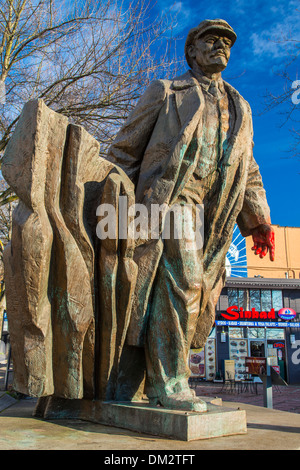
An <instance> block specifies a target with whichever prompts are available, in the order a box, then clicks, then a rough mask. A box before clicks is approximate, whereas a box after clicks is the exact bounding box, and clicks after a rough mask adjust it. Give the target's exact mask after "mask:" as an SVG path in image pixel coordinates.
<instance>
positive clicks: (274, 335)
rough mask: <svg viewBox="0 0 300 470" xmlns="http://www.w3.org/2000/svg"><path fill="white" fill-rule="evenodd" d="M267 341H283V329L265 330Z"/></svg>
mask: <svg viewBox="0 0 300 470" xmlns="http://www.w3.org/2000/svg"><path fill="white" fill-rule="evenodd" d="M267 339H284V329H283V328H267Z"/></svg>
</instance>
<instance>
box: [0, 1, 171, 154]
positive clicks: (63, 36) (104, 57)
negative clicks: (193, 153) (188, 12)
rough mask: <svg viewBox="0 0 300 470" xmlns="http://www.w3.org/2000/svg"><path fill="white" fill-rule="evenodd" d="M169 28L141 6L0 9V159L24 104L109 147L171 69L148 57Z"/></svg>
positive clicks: (19, 5)
mask: <svg viewBox="0 0 300 470" xmlns="http://www.w3.org/2000/svg"><path fill="white" fill-rule="evenodd" d="M169 28H170V25H169V24H168V22H167V21H166V18H164V19H157V20H154V21H151V18H150V7H149V5H146V4H145V2H144V0H137V1H132V3H129V4H128V2H127V7H126V8H125V2H124V3H123V2H121V1H118V0H104V1H100V2H99V1H94V0H83V1H80V2H77V1H73V2H70V1H67V0H66V1H57V0H44V1H33V0H4V1H3V0H2V1H0V42H1V45H0V66H1V70H0V83H2V87H3V86H4V85H5V89H6V94H5V97H6V103H5V106H4V105H2V106H1V110H0V131H1V139H0V151H3V149H5V147H6V145H7V142H8V139H9V137H10V135H11V132H12V130H13V129H14V126H15V124H16V121H17V119H18V116H19V114H20V111H21V109H22V107H23V105H24V102H26V101H28V100H29V99H32V98H42V99H43V100H44V101H45V103H46V104H47V105H48V106H50V107H52V108H53V109H55V110H56V111H57V112H60V113H63V114H65V115H67V116H69V117H70V118H71V119H72V120H73V121H74V122H76V123H79V124H83V125H85V126H86V127H87V128H88V130H90V132H91V133H92V134H93V135H94V136H95V137H96V138H98V139H99V140H100V141H101V142H102V143H104V144H107V143H109V142H110V141H111V138H112V136H113V134H114V132H115V128H116V126H119V125H120V123H121V121H122V120H123V119H124V118H125V117H126V116H127V114H128V111H129V110H130V107H131V106H132V105H133V104H134V102H135V100H136V99H137V98H138V97H139V95H140V94H141V92H142V91H143V88H144V87H145V86H146V85H147V82H148V81H149V80H150V79H152V78H153V77H154V76H155V75H156V73H157V72H159V73H160V75H162V74H164V73H165V70H166V68H168V67H170V65H172V64H173V63H174V61H171V64H170V61H169V62H168V61H167V60H166V57H167V51H166V49H164V50H163V49H162V50H161V52H162V54H161V56H160V57H159V58H158V57H157V54H158V53H157V51H156V61H154V60H153V58H152V57H153V56H152V54H151V53H152V47H153V45H155V46H156V47H157V46H158V45H159V40H160V39H162V38H163V36H164V34H165V33H166V32H167V30H168V29H169Z"/></svg>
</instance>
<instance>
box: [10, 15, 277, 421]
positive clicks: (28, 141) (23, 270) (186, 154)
mask: <svg viewBox="0 0 300 470" xmlns="http://www.w3.org/2000/svg"><path fill="white" fill-rule="evenodd" d="M235 40H236V34H235V32H234V31H233V29H232V28H231V27H230V26H229V25H228V23H226V22H225V21H223V20H219V19H218V20H205V21H203V22H202V23H200V25H199V26H198V27H197V28H194V29H192V30H191V31H190V32H189V35H188V38H187V41H186V47H185V53H186V58H187V62H188V64H189V66H190V70H189V71H188V72H187V73H186V74H184V75H183V76H181V77H177V78H175V79H173V80H157V81H155V82H153V83H152V84H151V85H150V86H149V88H148V89H147V90H146V92H145V93H144V95H143V96H142V97H141V99H140V100H139V102H138V104H137V106H136V108H135V109H134V110H133V112H132V113H131V114H130V116H129V117H128V120H127V121H126V123H125V125H124V126H123V127H122V129H121V130H120V132H119V133H118V135H117V137H116V139H115V141H114V143H113V145H112V147H111V149H110V151H109V154H108V157H107V159H103V158H99V144H98V143H97V142H96V141H95V139H94V138H93V137H91V136H90V135H89V134H88V133H87V132H86V131H85V130H84V129H83V128H82V127H80V126H75V125H73V124H70V123H69V122H68V120H67V118H66V117H64V116H61V115H59V114H57V113H55V112H54V111H52V110H50V109H49V108H47V107H46V105H45V104H44V103H43V101H41V100H37V101H31V102H29V103H27V104H26V105H25V107H24V109H23V112H22V114H21V117H20V119H19V122H18V125H17V128H16V130H15V132H14V134H13V136H12V138H11V139H10V142H9V145H8V147H7V149H6V152H5V156H4V158H3V164H2V172H3V175H4V177H5V179H6V180H7V182H8V183H9V184H10V186H11V187H12V188H13V189H14V190H15V192H16V194H17V195H18V196H19V199H20V202H19V205H18V207H17V208H16V209H15V211H14V214H13V231H12V240H11V243H10V245H8V246H7V248H6V250H5V257H4V262H5V283H6V292H7V314H8V322H9V329H10V335H11V343H12V354H13V363H14V388H15V389H16V390H18V391H20V392H22V393H25V394H28V395H31V396H38V397H48V396H52V397H61V398H67V399H81V398H87V399H98V400H138V399H140V398H141V396H142V394H143V393H144V392H145V391H146V393H147V395H148V397H149V399H150V402H151V403H153V404H156V403H160V404H161V405H162V406H165V407H167V408H177V409H184V410H193V411H199V412H203V411H205V410H206V404H205V403H204V402H203V401H202V400H200V399H199V398H196V397H195V394H194V392H193V391H192V390H190V388H189V386H188V378H189V375H190V371H189V368H188V352H189V349H190V348H191V347H196V348H199V347H203V346H204V344H205V342H206V339H207V337H208V335H209V333H210V331H211V328H212V326H213V323H214V316H215V305H216V302H217V300H218V297H219V294H220V292H221V289H222V287H223V285H224V276H225V274H224V273H225V259H226V253H227V251H228V248H229V246H230V242H231V237H232V232H233V229H234V225H235V223H236V222H237V224H238V226H239V228H240V231H241V233H242V235H243V236H249V235H252V236H253V239H254V249H255V252H256V253H257V254H259V255H260V256H261V257H263V256H265V255H266V253H267V252H268V251H269V252H270V257H271V259H274V234H273V232H272V229H271V226H270V215H269V208H268V205H267V201H266V197H265V191H264V189H263V185H262V180H261V176H260V173H259V169H258V166H257V164H256V162H255V160H254V158H253V154H252V147H253V142H252V138H253V131H252V119H251V110H250V107H249V104H248V103H247V102H246V101H245V100H244V99H243V98H242V97H241V96H240V95H239V93H238V92H237V91H236V90H235V89H234V88H232V87H231V86H230V85H229V84H228V83H226V82H224V81H223V80H222V78H221V72H222V71H223V70H224V69H225V67H226V65H227V62H228V59H229V56H230V50H231V47H232V45H233V44H234V42H235ZM119 196H126V197H127V198H128V207H129V206H130V205H132V204H134V203H138V204H143V205H144V206H145V207H146V208H147V209H149V212H150V209H151V207H152V206H153V205H154V204H159V205H162V204H167V206H168V207H169V208H172V207H173V206H174V205H175V204H180V205H181V206H185V205H188V204H189V207H192V208H194V207H196V205H197V204H202V205H204V229H205V232H204V243H203V247H202V248H199V247H197V246H192V247H190V249H187V248H186V245H185V244H184V242H183V240H182V239H177V238H176V237H175V236H174V234H173V236H171V237H169V238H168V239H162V237H161V236H160V237H158V238H151V233H150V235H149V237H148V239H145V240H143V242H139V243H138V244H135V240H134V239H133V238H127V239H123V238H114V239H109V238H107V239H105V240H99V239H98V238H97V236H96V226H97V222H98V220H97V217H96V209H97V207H98V206H99V205H100V204H104V203H106V204H112V205H113V206H114V207H115V208H116V210H117V213H118V210H119ZM174 217H176V216H174ZM117 220H118V218H117ZM175 222H176V221H175ZM177 223H179V224H180V221H177ZM191 223H192V225H193V224H194V221H193V220H192V222H191ZM116 228H117V229H118V227H116ZM119 228H121V227H119Z"/></svg>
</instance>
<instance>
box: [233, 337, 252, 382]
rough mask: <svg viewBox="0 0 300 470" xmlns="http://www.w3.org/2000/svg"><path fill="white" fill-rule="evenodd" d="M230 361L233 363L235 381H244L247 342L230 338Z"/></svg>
mask: <svg viewBox="0 0 300 470" xmlns="http://www.w3.org/2000/svg"><path fill="white" fill-rule="evenodd" d="M229 354H230V359H233V360H234V363H235V380H242V379H244V374H245V373H246V365H245V358H246V357H247V356H248V348H247V340H246V339H238V338H232V339H230V340H229Z"/></svg>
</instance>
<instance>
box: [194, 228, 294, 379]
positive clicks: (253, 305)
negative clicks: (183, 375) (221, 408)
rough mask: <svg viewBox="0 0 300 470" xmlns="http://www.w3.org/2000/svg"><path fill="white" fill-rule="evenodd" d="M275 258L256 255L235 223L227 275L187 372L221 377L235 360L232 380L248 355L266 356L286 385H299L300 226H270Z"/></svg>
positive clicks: (241, 374) (238, 376)
mask: <svg viewBox="0 0 300 470" xmlns="http://www.w3.org/2000/svg"><path fill="white" fill-rule="evenodd" d="M274 230H275V240H276V258H275V261H274V262H273V263H271V261H269V260H267V259H266V258H267V257H266V258H265V259H260V258H259V257H258V256H256V255H254V253H253V251H252V249H251V247H252V240H251V239H250V237H248V238H247V239H244V238H243V237H242V236H241V235H240V233H239V231H238V229H237V228H236V230H235V233H234V236H233V240H232V244H231V247H230V249H229V251H228V254H227V265H226V270H227V280H226V284H225V287H224V289H223V290H222V293H221V296H220V298H219V301H218V304H217V307H216V321H215V326H214V328H213V330H212V331H211V334H210V337H209V338H208V341H207V343H206V345H205V347H204V348H203V350H191V351H190V368H191V377H195V378H196V377H198V378H203V379H205V380H215V379H216V378H220V377H224V373H225V371H224V369H225V361H233V362H232V364H234V372H235V378H236V380H242V379H243V378H244V376H245V373H246V366H245V358H246V357H270V358H271V359H270V360H271V365H272V366H273V367H274V368H275V370H276V371H277V372H278V373H279V374H280V376H281V377H282V378H283V379H284V380H285V381H286V382H287V383H288V384H300V250H299V246H300V228H296V227H278V226H274Z"/></svg>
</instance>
